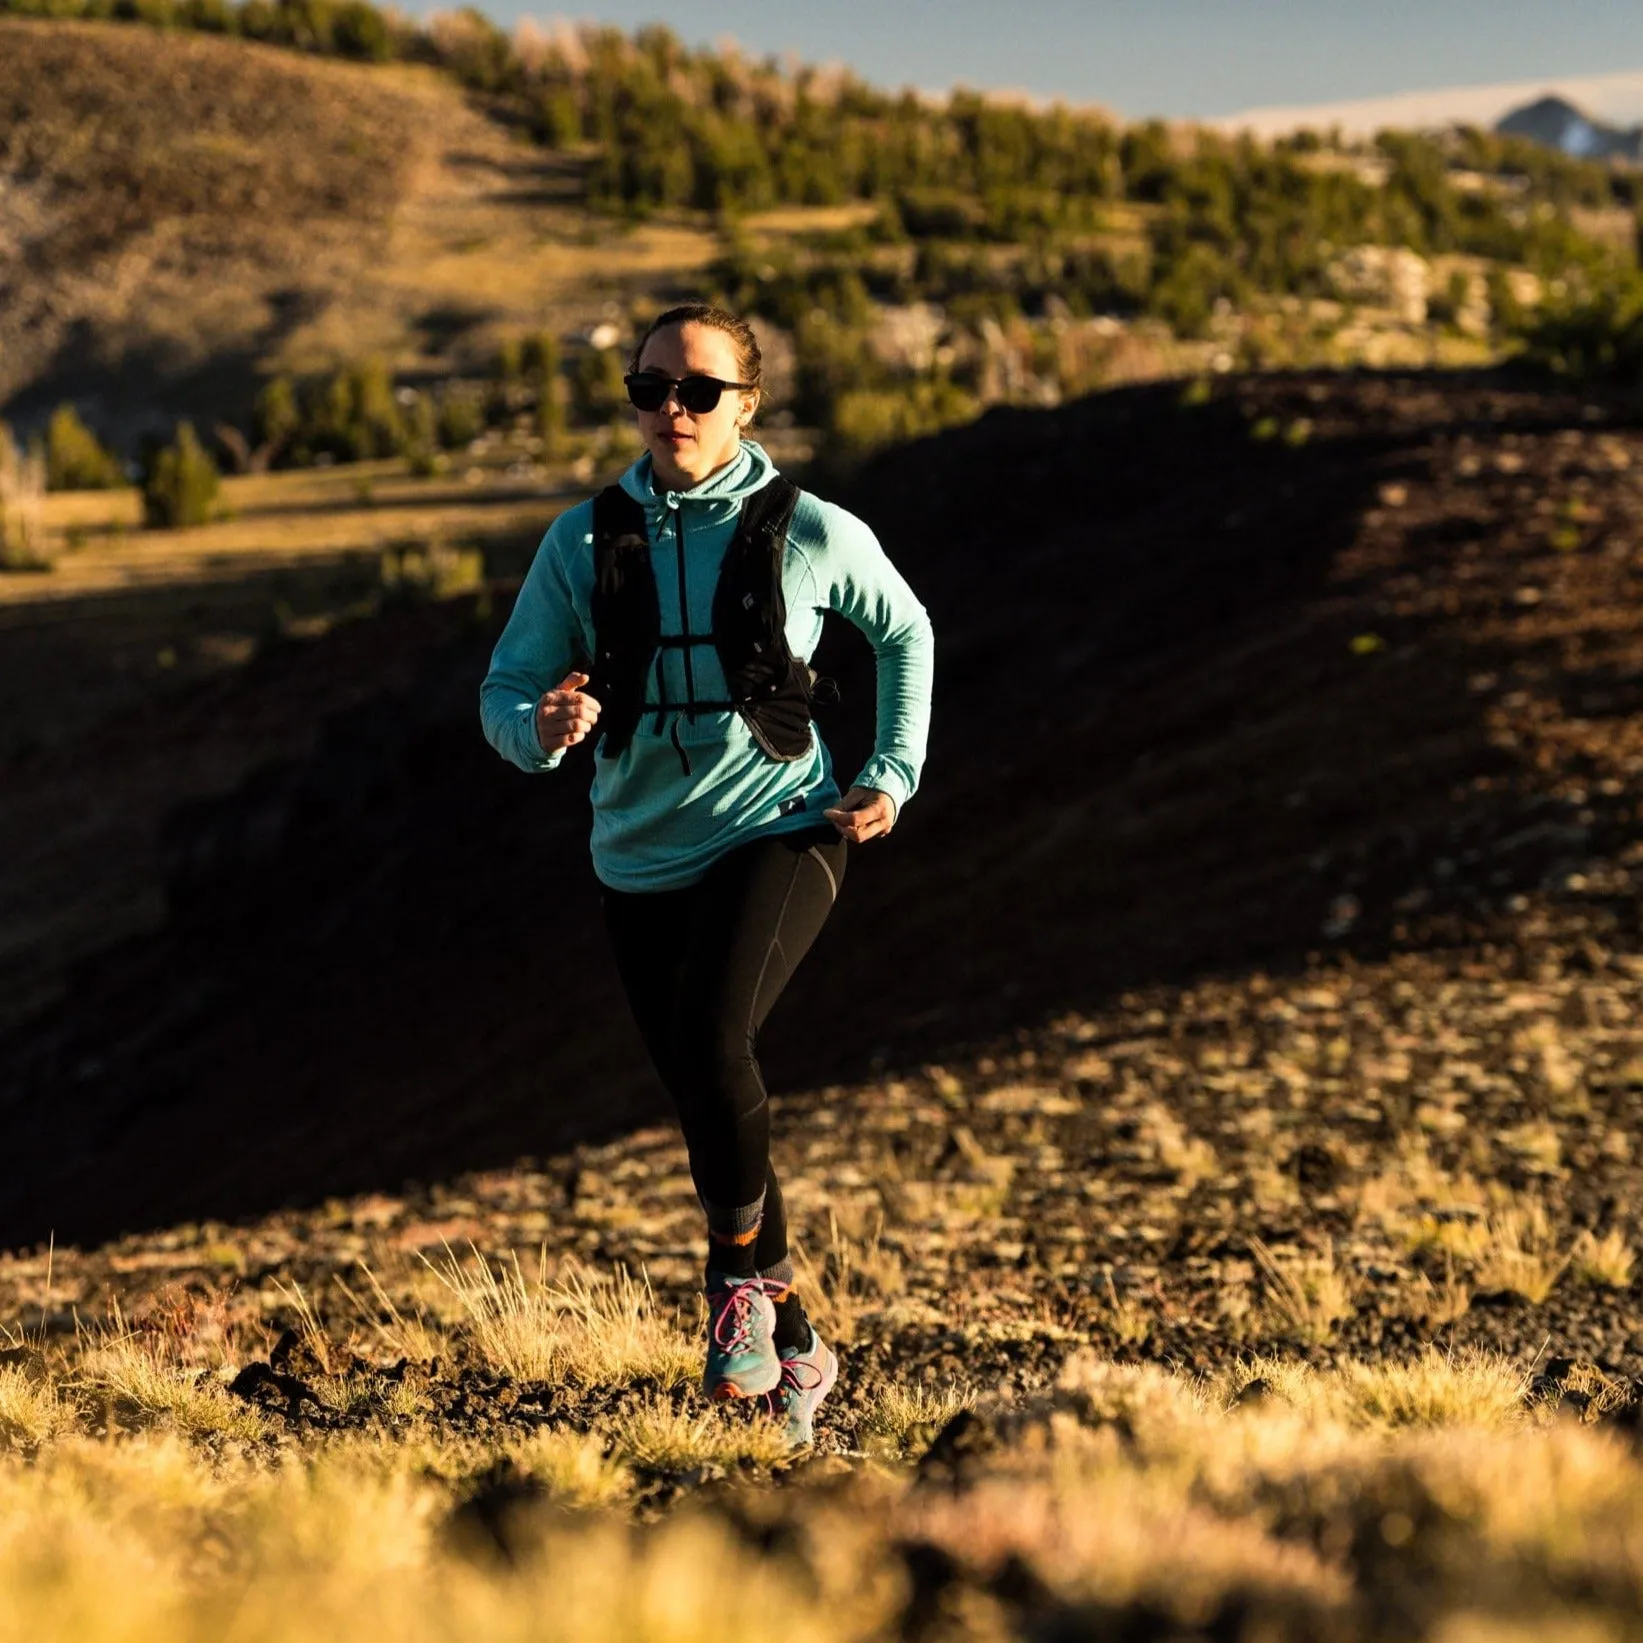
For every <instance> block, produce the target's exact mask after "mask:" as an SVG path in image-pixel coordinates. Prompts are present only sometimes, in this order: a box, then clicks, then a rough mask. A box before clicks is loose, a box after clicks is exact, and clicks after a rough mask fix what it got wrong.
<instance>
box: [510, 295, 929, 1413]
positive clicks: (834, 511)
mask: <svg viewBox="0 0 1643 1643" xmlns="http://www.w3.org/2000/svg"><path fill="white" fill-rule="evenodd" d="M760 369H761V365H760V357H759V345H758V341H757V339H756V338H755V336H754V334H753V331H752V329H751V328H750V327H749V326H748V325H747V324H746V323H745V322H744V321H742V320H740V319H738V318H737V317H736V316H734V315H733V314H729V313H726V312H725V311H724V310H723V309H720V308H714V307H710V306H708V305H706V304H690V305H687V306H685V307H679V308H670V309H669V310H668V311H667V312H666V313H664V314H661V315H660V316H658V318H657V319H656V320H654V321H653V322H652V324H651V326H650V329H649V330H648V331H647V332H646V333H645V335H644V336H643V338H641V340H640V343H639V347H638V349H637V350H636V351H635V353H634V356H633V361H632V367H631V371H630V374H629V375H628V377H627V389H628V397H629V399H630V400H631V401H632V402H633V405H634V407H635V409H636V412H637V417H638V424H639V432H640V434H641V435H642V436H643V438H644V442H645V447H646V454H645V455H644V456H641V457H640V458H639V459H638V461H636V462H635V463H634V464H633V466H632V467H631V468H629V469H628V471H627V472H626V473H625V474H623V475H622V478H621V481H620V483H619V484H618V485H615V486H612V487H611V488H610V489H609V490H607V491H604V492H602V493H601V494H600V495H599V496H598V497H596V498H595V499H594V500H593V501H591V502H584V503H582V504H580V505H579V506H577V507H574V508H571V509H569V510H568V511H567V512H565V513H563V514H561V515H560V516H559V517H558V519H556V520H555V521H554V523H553V525H552V527H551V528H550V529H549V531H548V533H547V535H546V537H545V538H544V539H543V542H542V545H541V547H540V548H539V549H538V550H537V554H536V558H535V560H534V562H533V563H532V565H531V568H530V572H529V574H528V575H527V576H526V578H525V582H524V585H523V587H522V588H521V589H520V592H519V599H518V603H517V604H516V605H515V606H514V610H513V614H512V616H511V617H510V618H509V620H508V624H507V627H506V628H505V629H504V630H503V633H502V637H501V639H500V640H499V641H498V643H497V646H496V650H495V652H494V654H493V655H492V658H491V665H490V671H489V673H488V674H487V675H486V678H485V682H484V685H483V687H482V690H481V715H482V718H483V721H484V727H485V735H486V738H487V739H488V740H489V741H490V743H491V745H492V746H493V747H494V748H495V749H496V750H497V752H499V753H500V754H501V755H502V756H503V757H504V758H506V759H509V760H511V761H512V762H513V763H514V764H516V765H518V766H519V767H520V768H521V769H523V770H528V771H537V770H552V769H554V768H556V767H557V766H558V765H559V763H560V761H561V760H562V759H563V758H564V756H565V752H566V749H568V748H570V747H574V746H575V745H576V744H577V743H578V742H581V741H584V740H586V739H588V738H589V737H591V736H593V735H594V734H595V732H596V730H597V731H598V733H599V739H598V744H597V756H596V757H595V758H594V760H593V790H592V797H593V841H592V849H593V867H594V873H595V876H596V877H597V879H598V881H599V884H600V887H601V889H600V901H601V905H602V907H603V909H604V921H605V926H606V929H607V930H608V932H609V936H610V940H611V945H612V948H613V950H614V952H615V958H616V967H617V971H618V973H619V975H620V976H621V980H622V984H623V988H624V990H625V991H626V993H627V997H628V1001H629V1003H630V1005H631V1006H632V1009H633V1015H634V1019H635V1020H636V1021H637V1023H638V1027H639V1031H640V1034H641V1035H642V1037H643V1039H644V1042H645V1046H646V1049H647V1050H648V1052H649V1054H650V1057H651V1060H652V1061H653V1063H654V1064H655V1067H656V1071H657V1073H658V1075H659V1076H660V1078H661V1080H662V1083H663V1084H664V1085H665V1087H666V1088H667V1091H668V1093H669V1095H670V1096H671V1097H672V1099H673V1103H674V1106H675V1108H676V1110H677V1112H678V1116H679V1123H680V1126H681V1128H682V1129H683V1131H684V1136H685V1145H686V1147H687V1149H688V1151H689V1154H690V1172H691V1178H692V1180H693V1181H694V1183H695V1186H696V1192H697V1196H698V1198H699V1199H700V1200H701V1205H702V1209H703V1211H704V1212H705V1214H706V1217H707V1243H708V1252H707V1270H706V1288H707V1298H708V1312H709V1321H708V1347H707V1365H706V1369H705V1371H704V1374H703V1379H702V1386H703V1390H704V1391H705V1392H706V1393H707V1394H708V1396H710V1397H713V1398H717V1399H726V1398H763V1399H765V1400H766V1406H767V1407H768V1408H769V1409H770V1410H771V1412H772V1413H774V1414H777V1415H779V1416H781V1417H782V1418H783V1419H784V1420H785V1423H786V1428H787V1433H788V1437H789V1440H790V1441H791V1442H792V1443H793V1444H795V1445H798V1444H803V1443H807V1442H809V1441H810V1437H811V1421H812V1417H813V1415H814V1413H815V1410H816V1406H817V1405H818V1404H819V1403H820V1402H821V1400H822V1399H823V1398H824V1397H825V1396H826V1395H827V1393H828V1391H829V1390H830V1389H831V1388H832V1385H833V1382H834V1380H835V1379H836V1377H837V1374H838V1361H837V1359H836V1358H835V1356H834V1354H833V1353H832V1351H830V1350H829V1348H828V1347H827V1346H826V1345H825V1344H824V1343H823V1342H822V1340H821V1339H820V1337H819V1336H818V1335H817V1333H816V1331H815V1329H814V1328H813V1327H812V1325H811V1324H810V1322H809V1320H808V1318H807V1317H806V1316H805V1311H804V1307H803V1306H802V1305H801V1303H800V1300H799V1296H798V1293H797V1291H796V1289H795V1288H794V1283H793V1265H792V1262H791V1260H790V1259H789V1257H788V1247H787V1220H786V1215H785V1213H784V1210H783V1205H782V1193H781V1187H780V1185H779V1183H778V1181H777V1179H776V1173H775V1171H774V1170H773V1169H772V1168H771V1163H770V1109H769V1104H768V1100H767V1096H766V1091H765V1086H764V1080H763V1078H762V1077H761V1075H760V1071H759V1063H758V1060H757V1058H756V1056H755V1054H754V1044H755V1040H756V1038H757V1035H758V1031H759V1028H760V1027H761V1025H762V1024H763V1022H764V1019H765V1017H766V1016H767V1015H768V1014H769V1012H770V1009H771V1007H772V1005H774V1004H775V1002H776V1000H777V998H778V997H779V996H780V995H781V992H782V989H783V988H784V987H785V986H786V984H787V981H788V979H789V977H791V975H792V974H793V971H794V970H795V969H796V968H797V966H798V964H799V961H800V959H802V958H803V957H804V955H805V953H806V952H807V951H808V950H809V947H810V945H811V943H812V942H813V941H814V940H815V939H816V936H817V934H818V933H819V931H820V930H821V927H822V925H823V924H824V923H825V922H826V919H827V915H828V913H829V912H830V911H831V910H832V906H833V902H834V900H835V898H836V897H837V895H838V892H839V886H840V884H841V883H842V882H843V879H844V869H845V858H846V855H847V853H848V849H849V846H850V845H851V844H865V843H867V842H869V841H871V840H874V839H879V838H883V837H886V836H887V835H888V834H889V833H890V831H891V829H892V827H894V825H895V822H896V818H897V816H898V815H899V814H900V811H901V807H902V806H903V805H904V804H905V803H906V802H907V800H908V799H909V798H910V797H911V796H912V794H913V793H914V791H915V790H916V788H917V786H918V779H919V771H920V768H921V766H922V764H923V761H924V750H925V737H926V732H927V729H928V725H929V716H930V682H931V673H932V665H933V664H932V652H933V639H932V636H931V630H930V620H929V617H928V616H927V615H926V614H925V611H924V607H923V606H922V605H921V604H920V603H919V601H918V600H917V598H915V597H914V595H913V592H912V590H911V589H910V588H909V587H908V585H907V583H906V582H905V581H904V580H903V579H902V577H901V576H900V575H899V574H898V573H897V571H896V569H895V567H894V566H893V565H891V563H890V561H889V560H888V559H887V558H886V557H885V554H884V551H883V549H882V548H881V547H880V546H879V543H878V541H877V539H876V538H875V537H874V535H873V533H872V531H870V530H869V529H868V528H867V526H866V525H864V524H863V523H862V522H861V521H860V520H859V519H856V518H855V517H853V516H852V515H851V514H848V513H846V512H845V511H844V510H843V509H842V508H839V507H835V506H834V505H833V504H831V503H828V502H823V501H821V500H820V499H818V498H817V497H814V496H810V495H808V494H806V493H803V492H800V491H798V490H797V489H796V487H794V486H793V485H792V484H791V483H790V482H789V481H787V480H785V479H783V478H782V477H781V476H780V475H778V474H777V472H776V469H775V466H774V464H773V463H772V462H771V460H770V458H769V457H768V456H767V455H766V454H765V452H764V451H763V449H762V448H761V447H760V446H759V445H757V444H755V443H754V442H753V441H751V440H749V439H746V438H744V434H745V431H746V429H747V427H748V424H749V423H750V422H751V421H752V419H753V416H754V413H755V412H756V411H757V410H758V407H759V398H760ZM829 610H833V611H837V612H839V613H840V614H841V615H843V616H845V617H847V618H848V619H849V620H850V621H852V622H854V623H855V624H856V626H857V627H859V628H860V629H861V630H862V632H863V633H865V634H866V635H867V637H868V639H869V640H870V641H871V643H872V645H873V649H874V652H875V655H876V658H877V668H878V692H877V697H878V702H877V705H878V733H877V737H876V742H875V750H874V753H873V756H872V758H870V759H869V760H868V761H867V763H866V765H865V766H864V767H863V769H862V770H861V772H860V774H859V775H858V776H857V777H856V779H855V781H854V783H853V784H852V785H851V787H850V789H849V791H848V792H846V793H844V794H843V795H842V796H841V795H840V792H839V788H838V785H837V783H836V782H835V781H834V777H833V765H832V760H831V758H830V757H829V754H828V750H827V748H826V746H825V745H824V744H823V742H822V741H821V738H820V737H819V736H818V735H816V734H814V733H813V729H812V724H811V703H812V701H813V700H814V699H815V697H816V695H817V694H818V691H817V689H816V686H817V678H816V675H815V673H814V671H813V670H812V669H811V668H810V667H809V665H808V658H809V656H810V654H811V653H812V651H813V650H814V648H815V645H816V642H817V640H818V638H819V637H820V635H821V631H822V616H823V613H824V612H826V611H829ZM822 683H823V684H824V685H825V684H826V683H827V682H826V681H822ZM584 687H586V688H584Z"/></svg>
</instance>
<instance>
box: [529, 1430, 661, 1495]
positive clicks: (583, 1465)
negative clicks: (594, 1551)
mask: <svg viewBox="0 0 1643 1643" xmlns="http://www.w3.org/2000/svg"><path fill="white" fill-rule="evenodd" d="M507 1457H508V1459H509V1460H511V1461H512V1462H513V1464H514V1466H515V1467H517V1468H518V1470H519V1473H520V1475H521V1476H523V1477H527V1478H531V1479H533V1480H535V1481H536V1482H538V1483H541V1484H543V1485H545V1486H546V1488H547V1489H548V1491H549V1493H550V1494H551V1495H552V1496H553V1498H554V1499H555V1500H557V1501H561V1502H563V1503H565V1504H567V1505H572V1506H580V1507H585V1508H586V1507H596V1506H615V1505H617V1504H618V1503H619V1502H621V1501H623V1500H625V1499H627V1497H628V1496H629V1495H630V1494H632V1492H633V1475H632V1473H631V1472H629V1471H628V1469H627V1467H626V1466H624V1465H623V1464H622V1461H621V1460H620V1459H618V1458H617V1457H616V1456H615V1455H614V1454H612V1453H611V1450H610V1446H609V1444H608V1443H607V1441H606V1439H605V1438H604V1437H603V1436H602V1435H601V1434H600V1433H597V1432H570V1431H563V1430H551V1431H545V1432H537V1433H534V1434H533V1435H532V1436H531V1437H529V1438H527V1439H525V1440H524V1441H523V1442H522V1443H519V1444H517V1445H514V1446H513V1447H510V1448H509V1449H508V1450H507Z"/></svg>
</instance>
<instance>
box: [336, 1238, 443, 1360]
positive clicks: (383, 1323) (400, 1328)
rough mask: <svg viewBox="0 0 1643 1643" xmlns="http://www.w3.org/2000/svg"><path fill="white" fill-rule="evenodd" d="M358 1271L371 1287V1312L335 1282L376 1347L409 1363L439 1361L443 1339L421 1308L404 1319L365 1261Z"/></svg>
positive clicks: (366, 1305)
mask: <svg viewBox="0 0 1643 1643" xmlns="http://www.w3.org/2000/svg"><path fill="white" fill-rule="evenodd" d="M359 1268H360V1271H361V1272H363V1273H364V1274H365V1281H366V1283H368V1284H369V1285H370V1286H371V1297H372V1299H373V1300H374V1301H375V1303H376V1304H375V1307H374V1308H373V1307H372V1305H371V1304H370V1302H368V1301H366V1300H365V1299H363V1298H362V1297H361V1296H358V1295H356V1294H355V1293H354V1292H353V1290H351V1289H350V1288H349V1287H348V1285H347V1284H345V1283H343V1282H342V1281H341V1279H338V1280H337V1285H338V1288H340V1289H341V1290H342V1292H343V1294H344V1295H346V1296H347V1297H348V1299H349V1301H350V1302H351V1303H352V1304H353V1307H354V1310H355V1311H356V1312H357V1313H358V1315H359V1318H360V1321H361V1322H362V1323H363V1324H364V1325H365V1327H366V1328H367V1329H369V1330H370V1331H371V1332H372V1334H373V1335H374V1336H375V1337H376V1341H377V1344H378V1346H379V1347H380V1348H381V1349H382V1350H383V1351H384V1352H386V1353H387V1354H388V1355H389V1356H391V1357H394V1358H406V1359H408V1360H409V1361H410V1362H412V1363H431V1362H432V1361H433V1360H434V1359H435V1358H437V1357H439V1356H440V1355H441V1354H442V1353H443V1352H444V1351H445V1350H446V1345H447V1343H446V1339H445V1335H444V1332H443V1331H442V1330H441V1329H439V1328H438V1326H437V1325H434V1324H430V1323H429V1322H428V1319H427V1314H426V1312H425V1311H424V1309H423V1307H422V1306H421V1305H420V1304H418V1305H417V1307H416V1309H415V1311H414V1312H413V1314H412V1315H411V1316H409V1317H407V1316H406V1315H405V1313H403V1312H402V1311H401V1310H400V1308H399V1307H398V1306H397V1305H396V1304H395V1302H394V1300H393V1298H392V1296H390V1295H389V1293H388V1291H387V1290H386V1289H385V1288H383V1285H382V1281H381V1280H380V1279H379V1278H378V1277H377V1275H376V1273H375V1272H373V1271H372V1270H371V1268H370V1267H369V1266H368V1265H367V1264H366V1263H365V1262H364V1261H361V1262H360V1263H359Z"/></svg>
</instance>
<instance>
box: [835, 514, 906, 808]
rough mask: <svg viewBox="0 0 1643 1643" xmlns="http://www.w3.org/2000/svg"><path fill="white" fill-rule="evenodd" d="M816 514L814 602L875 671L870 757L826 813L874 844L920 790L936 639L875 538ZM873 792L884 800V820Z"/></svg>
mask: <svg viewBox="0 0 1643 1643" xmlns="http://www.w3.org/2000/svg"><path fill="white" fill-rule="evenodd" d="M821 509H822V515H823V520H824V524H825V547H824V548H823V549H822V551H821V552H820V553H819V554H818V555H816V556H815V557H814V558H813V560H812V569H813V570H814V571H815V573H816V575H817V581H818V583H819V584H820V585H819V586H818V588H817V590H816V591H817V603H818V604H825V607H826V608H827V609H829V610H835V611H837V612H838V613H839V614H840V615H841V616H844V617H846V618H847V619H848V620H850V621H851V622H853V623H854V624H855V625H856V626H857V627H858V628H860V629H861V631H862V632H863V633H864V634H866V636H867V640H868V643H870V644H871V645H872V647H873V655H874V657H875V659H876V662H877V671H878V692H877V694H878V704H877V705H878V716H877V731H876V734H875V736H874V739H873V756H872V758H870V759H869V760H868V761H867V763H866V764H865V765H864V766H863V767H862V770H861V773H860V774H859V775H858V776H857V777H856V780H855V783H854V785H853V786H852V787H851V789H850V791H849V792H848V793H846V794H845V796H844V798H843V799H842V800H841V801H840V803H839V805H838V808H837V809H835V810H831V811H829V812H827V815H828V819H829V820H831V821H832V822H833V823H834V825H835V826H837V827H838V828H839V830H840V831H841V832H842V833H844V834H845V836H846V837H849V838H856V839H862V838H872V837H874V836H875V835H876V834H878V833H888V832H889V831H890V827H891V825H892V824H893V823H894V822H895V820H896V818H897V817H898V816H899V815H900V813H901V807H902V806H903V805H904V804H906V802H907V801H908V800H909V799H910V798H911V797H912V796H913V794H914V793H915V792H916V791H917V790H918V783H919V773H920V771H921V770H922V769H923V767H924V754H925V746H926V743H927V741H928V739H929V733H930V689H931V683H932V680H933V678H934V674H935V635H934V632H933V630H932V629H931V626H930V618H929V615H928V613H927V612H926V611H925V609H924V606H923V605H922V604H920V603H919V600H918V597H917V595H916V594H915V593H914V592H913V590H912V589H911V588H910V587H909V586H908V585H907V580H906V578H905V577H904V576H902V574H901V572H900V571H898V570H897V569H896V567H895V566H894V565H892V564H891V563H890V560H889V557H888V555H887V554H886V553H885V551H884V549H883V548H882V547H881V546H880V545H879V540H878V538H877V537H876V536H875V535H874V534H873V532H872V531H871V530H870V529H869V528H868V527H867V526H866V525H865V524H863V523H862V521H861V520H859V519H857V518H856V517H855V516H854V515H853V514H850V513H847V512H845V510H844V509H843V508H839V507H835V506H834V505H832V504H831V503H822V504H821ZM878 794H883V795H884V796H885V797H886V798H887V799H888V800H889V805H890V809H889V814H888V815H887V816H886V815H884V814H883V808H884V807H883V806H882V805H880V804H878V803H877V802H876V799H875V795H878ZM864 811H865V812H868V813H869V814H863V812H864Z"/></svg>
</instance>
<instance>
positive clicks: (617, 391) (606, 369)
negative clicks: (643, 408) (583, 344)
mask: <svg viewBox="0 0 1643 1643" xmlns="http://www.w3.org/2000/svg"><path fill="white" fill-rule="evenodd" d="M622 375H623V370H622V355H621V353H620V351H619V350H617V349H615V348H585V349H584V350H583V351H582V352H581V353H579V354H578V355H577V356H576V359H575V362H574V363H573V364H572V366H571V394H572V399H573V403H574V404H575V407H576V415H577V418H578V420H580V421H582V422H594V423H599V422H610V421H612V420H613V419H614V418H615V417H617V416H618V415H619V414H620V413H621V411H622V409H623V408H624V407H625V406H626V404H627V402H628V396H627V389H626V388H625V387H624V386H623V383H622Z"/></svg>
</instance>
